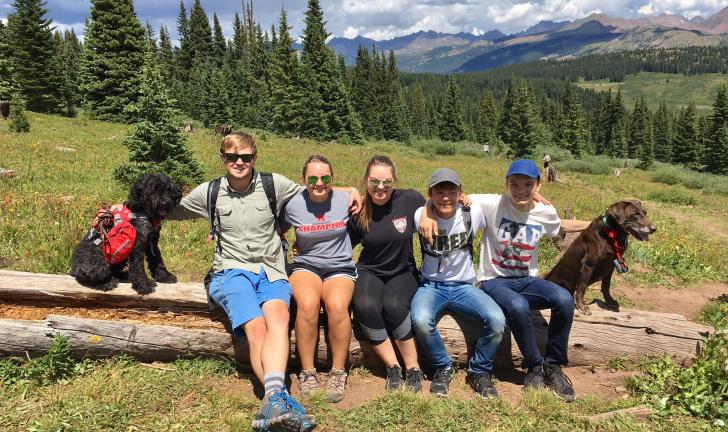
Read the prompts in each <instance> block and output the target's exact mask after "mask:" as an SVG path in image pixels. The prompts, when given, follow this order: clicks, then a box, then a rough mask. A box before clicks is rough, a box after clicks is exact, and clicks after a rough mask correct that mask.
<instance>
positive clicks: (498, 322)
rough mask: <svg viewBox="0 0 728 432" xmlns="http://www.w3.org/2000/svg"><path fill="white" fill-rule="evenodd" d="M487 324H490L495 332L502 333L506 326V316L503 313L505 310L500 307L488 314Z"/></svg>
mask: <svg viewBox="0 0 728 432" xmlns="http://www.w3.org/2000/svg"><path fill="white" fill-rule="evenodd" d="M487 324H488V326H490V329H491V331H492V332H493V333H497V334H501V335H502V334H503V332H504V331H505V328H506V317H505V315H503V312H502V311H501V310H500V309H498V311H497V312H496V311H493V312H491V313H489V314H488V320H487Z"/></svg>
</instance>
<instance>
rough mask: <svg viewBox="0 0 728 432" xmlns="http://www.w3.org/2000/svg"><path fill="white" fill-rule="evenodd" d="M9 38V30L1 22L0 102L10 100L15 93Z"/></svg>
mask: <svg viewBox="0 0 728 432" xmlns="http://www.w3.org/2000/svg"><path fill="white" fill-rule="evenodd" d="M8 37H9V36H8V30H7V28H6V27H5V24H3V22H2V21H0V100H10V96H11V95H12V94H13V91H14V85H13V80H12V69H11V64H10V46H9V43H8Z"/></svg>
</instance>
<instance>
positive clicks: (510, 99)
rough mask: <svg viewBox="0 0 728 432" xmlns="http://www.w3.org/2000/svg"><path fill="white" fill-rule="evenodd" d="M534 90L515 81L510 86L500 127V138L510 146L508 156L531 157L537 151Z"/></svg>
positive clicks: (537, 130)
mask: <svg viewBox="0 0 728 432" xmlns="http://www.w3.org/2000/svg"><path fill="white" fill-rule="evenodd" d="M533 100H534V95H533V90H532V89H531V88H530V87H528V86H527V85H526V84H522V83H520V82H518V81H517V80H515V79H513V80H511V81H510V83H509V85H508V91H507V94H506V99H505V102H504V103H503V110H502V114H501V119H500V123H499V125H498V137H499V138H501V139H502V140H503V142H504V143H505V144H506V145H508V147H509V150H508V154H509V155H511V156H515V157H530V156H531V155H532V154H533V151H534V150H535V146H536V143H537V141H540V140H537V139H536V138H537V135H538V132H539V129H538V128H537V118H536V117H537V115H536V109H535V106H534V104H533Z"/></svg>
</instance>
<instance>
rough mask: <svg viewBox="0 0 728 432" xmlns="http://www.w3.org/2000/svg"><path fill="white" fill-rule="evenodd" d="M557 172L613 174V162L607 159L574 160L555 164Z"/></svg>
mask: <svg viewBox="0 0 728 432" xmlns="http://www.w3.org/2000/svg"><path fill="white" fill-rule="evenodd" d="M554 165H555V166H556V168H557V170H559V169H560V170H565V171H576V172H581V173H586V174H611V173H612V162H611V160H610V159H609V158H606V157H590V158H584V159H572V160H566V161H561V162H557V163H556V164H554Z"/></svg>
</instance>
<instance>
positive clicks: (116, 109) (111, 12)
mask: <svg viewBox="0 0 728 432" xmlns="http://www.w3.org/2000/svg"><path fill="white" fill-rule="evenodd" d="M145 45H146V40H145V38H144V29H143V28H142V26H141V24H140V23H139V20H138V19H137V17H136V14H135V13H134V6H133V3H132V0H92V1H91V15H90V17H89V19H88V21H87V23H86V32H85V45H84V48H85V49H84V60H83V71H82V79H81V82H82V89H83V94H84V104H85V107H86V109H87V110H88V112H89V113H90V114H91V115H92V116H94V117H96V118H98V119H100V120H111V121H129V120H132V119H130V118H129V117H128V116H127V115H126V114H124V108H125V107H126V106H127V105H129V104H133V103H134V102H136V100H137V97H138V90H139V82H140V81H139V80H140V77H139V71H140V70H141V68H142V65H143V64H144V51H145Z"/></svg>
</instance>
